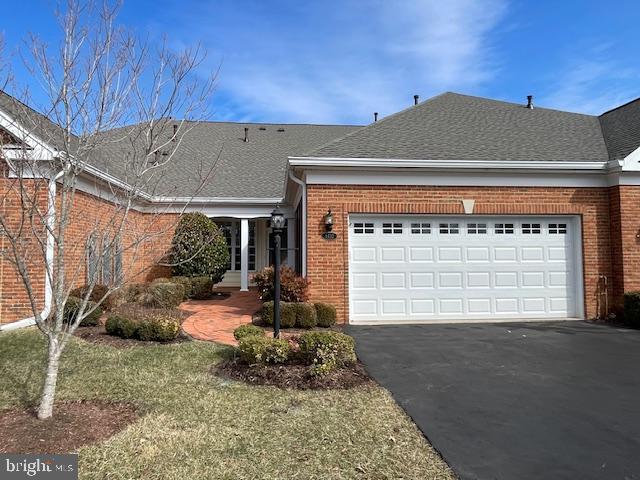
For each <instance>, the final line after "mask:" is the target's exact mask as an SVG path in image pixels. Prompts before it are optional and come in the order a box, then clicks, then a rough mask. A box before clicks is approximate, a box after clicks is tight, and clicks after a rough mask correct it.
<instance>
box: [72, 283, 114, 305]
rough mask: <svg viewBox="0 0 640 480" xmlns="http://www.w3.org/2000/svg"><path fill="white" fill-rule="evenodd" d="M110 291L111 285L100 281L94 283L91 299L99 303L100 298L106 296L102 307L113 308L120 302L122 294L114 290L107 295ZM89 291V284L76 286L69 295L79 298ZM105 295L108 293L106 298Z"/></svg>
mask: <svg viewBox="0 0 640 480" xmlns="http://www.w3.org/2000/svg"><path fill="white" fill-rule="evenodd" d="M108 291H109V287H107V286H106V285H102V284H100V283H98V284H96V285H94V287H93V289H92V290H91V294H90V295H89V300H91V301H92V302H94V303H98V302H99V301H100V300H102V299H103V298H104V300H102V303H101V304H100V307H101V308H102V309H104V310H113V309H114V308H116V307H117V306H118V303H119V301H120V295H119V292H118V291H115V292H112V293H111V294H109V295H107V292H108ZM88 292H89V286H88V285H82V286H81V287H78V288H74V289H73V290H71V292H69V296H70V297H77V298H85V297H86V296H87V293H88ZM105 295H107V296H106V298H105Z"/></svg>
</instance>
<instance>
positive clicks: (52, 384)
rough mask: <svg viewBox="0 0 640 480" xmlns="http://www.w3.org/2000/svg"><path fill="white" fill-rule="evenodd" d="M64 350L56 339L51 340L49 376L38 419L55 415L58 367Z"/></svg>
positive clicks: (48, 358) (45, 381) (45, 379)
mask: <svg viewBox="0 0 640 480" xmlns="http://www.w3.org/2000/svg"><path fill="white" fill-rule="evenodd" d="M61 353H62V349H61V348H60V344H59V342H58V340H57V339H56V338H49V355H48V357H47V374H46V376H45V377H44V385H43V387H42V396H41V397H40V406H39V407H38V418H39V419H40V420H44V419H46V418H49V417H51V416H52V415H53V402H54V400H55V396H56V384H57V382H58V367H59V366H60V354H61Z"/></svg>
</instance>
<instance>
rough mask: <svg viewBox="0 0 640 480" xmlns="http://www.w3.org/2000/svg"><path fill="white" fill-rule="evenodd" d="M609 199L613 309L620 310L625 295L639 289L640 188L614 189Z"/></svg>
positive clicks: (612, 188) (624, 187)
mask: <svg viewBox="0 0 640 480" xmlns="http://www.w3.org/2000/svg"><path fill="white" fill-rule="evenodd" d="M609 198H610V205H611V206H610V211H611V213H610V216H611V259H612V260H611V264H612V269H613V275H612V276H613V290H614V302H615V303H614V306H615V307H617V308H620V306H621V300H622V293H623V292H628V291H631V290H640V239H639V238H638V237H637V236H638V235H639V234H640V214H639V213H638V212H640V186H629V185H622V186H616V187H611V188H610V190H609Z"/></svg>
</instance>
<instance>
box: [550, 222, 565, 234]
mask: <svg viewBox="0 0 640 480" xmlns="http://www.w3.org/2000/svg"><path fill="white" fill-rule="evenodd" d="M549 233H551V234H565V233H567V224H566V223H550V224H549Z"/></svg>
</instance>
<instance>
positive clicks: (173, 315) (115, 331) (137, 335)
mask: <svg viewBox="0 0 640 480" xmlns="http://www.w3.org/2000/svg"><path fill="white" fill-rule="evenodd" d="M183 316H184V314H183V313H182V312H180V311H179V310H172V309H153V308H144V307H140V306H139V305H123V306H122V307H120V308H118V309H117V310H116V311H115V312H114V313H113V314H112V315H110V316H109V318H108V319H107V323H106V324H105V329H106V330H107V333H108V334H109V335H114V336H117V337H122V338H134V339H136V340H145V341H156V342H168V341H171V340H173V339H175V338H176V337H177V336H178V334H179V333H180V323H181V321H182V318H183Z"/></svg>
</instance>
